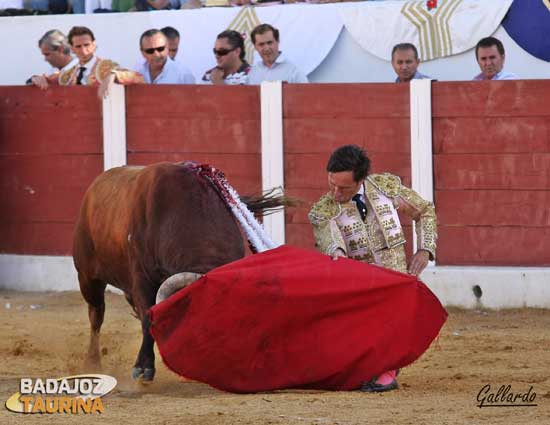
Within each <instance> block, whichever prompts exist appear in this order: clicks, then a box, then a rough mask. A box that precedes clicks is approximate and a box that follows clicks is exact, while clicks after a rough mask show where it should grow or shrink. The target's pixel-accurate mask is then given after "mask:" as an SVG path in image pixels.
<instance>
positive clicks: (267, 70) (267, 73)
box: [248, 24, 309, 84]
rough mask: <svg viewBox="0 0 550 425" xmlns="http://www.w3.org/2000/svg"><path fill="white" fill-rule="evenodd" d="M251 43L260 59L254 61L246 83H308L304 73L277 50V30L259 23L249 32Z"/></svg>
mask: <svg viewBox="0 0 550 425" xmlns="http://www.w3.org/2000/svg"><path fill="white" fill-rule="evenodd" d="M250 38H251V39H252V44H254V47H255V49H256V51H257V52H258V53H259V54H260V56H261V58H262V60H261V62H259V63H255V64H254V66H252V69H251V70H250V74H248V84H260V83H261V82H262V81H286V82H288V83H308V82H309V81H308V79H307V77H306V75H305V74H304V73H303V72H302V71H300V70H299V69H298V68H297V67H296V66H295V65H294V64H292V63H291V62H289V61H288V60H286V58H285V57H284V56H283V54H282V52H281V51H280V50H279V30H278V29H277V28H274V27H272V26H271V25H269V24H261V25H258V26H257V27H256V28H254V29H253V30H252V32H251V33H250Z"/></svg>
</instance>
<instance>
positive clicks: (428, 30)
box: [401, 0, 550, 61]
mask: <svg viewBox="0 0 550 425" xmlns="http://www.w3.org/2000/svg"><path fill="white" fill-rule="evenodd" d="M545 1H550V0H545ZM460 3H462V0H441V3H439V5H438V7H437V9H432V11H431V12H430V11H428V10H427V8H426V2H425V1H408V2H406V3H405V4H404V5H403V8H402V9H401V13H402V14H403V15H404V16H405V17H406V18H407V19H408V20H409V21H411V23H412V24H413V25H414V26H415V27H416V29H417V30H418V39H419V40H420V45H419V46H418V47H419V55H420V59H422V60H423V61H425V60H431V59H436V58H441V57H445V56H450V55H451V54H452V53H453V43H452V40H451V30H450V27H449V20H450V19H451V17H452V16H453V15H454V13H455V12H456V9H457V8H458V6H459V5H460Z"/></svg>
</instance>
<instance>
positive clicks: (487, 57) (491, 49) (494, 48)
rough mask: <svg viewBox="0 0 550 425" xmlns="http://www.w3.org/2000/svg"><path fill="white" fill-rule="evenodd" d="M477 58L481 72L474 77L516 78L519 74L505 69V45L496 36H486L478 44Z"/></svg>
mask: <svg viewBox="0 0 550 425" xmlns="http://www.w3.org/2000/svg"><path fill="white" fill-rule="evenodd" d="M476 59H477V63H478V65H479V69H480V70H481V73H480V74H478V75H476V76H475V77H474V78H473V79H474V80H476V81H481V80H516V79H517V78H518V77H517V75H515V74H513V73H511V72H506V71H504V69H503V68H504V60H505V54H504V46H503V45H502V42H501V41H500V40H499V39H497V38H495V37H486V38H482V39H481V40H479V42H478V43H477V45H476Z"/></svg>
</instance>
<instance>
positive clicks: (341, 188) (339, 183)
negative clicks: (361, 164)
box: [328, 171, 363, 203]
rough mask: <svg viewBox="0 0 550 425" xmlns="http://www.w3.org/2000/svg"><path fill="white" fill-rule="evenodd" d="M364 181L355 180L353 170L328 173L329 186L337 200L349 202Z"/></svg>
mask: <svg viewBox="0 0 550 425" xmlns="http://www.w3.org/2000/svg"><path fill="white" fill-rule="evenodd" d="M362 183H363V182H362V181H358V182H356V181H355V180H353V171H340V172H337V173H328V187H329V189H330V192H331V193H332V196H334V199H335V200H336V202H340V203H342V202H349V201H351V198H352V197H353V195H355V194H356V193H357V192H358V191H359V188H360V187H361V184H362Z"/></svg>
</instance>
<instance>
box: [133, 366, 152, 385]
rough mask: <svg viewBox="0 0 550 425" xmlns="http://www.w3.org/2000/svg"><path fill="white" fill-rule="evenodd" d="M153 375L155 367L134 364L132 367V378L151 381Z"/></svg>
mask: <svg viewBox="0 0 550 425" xmlns="http://www.w3.org/2000/svg"><path fill="white" fill-rule="evenodd" d="M154 377H155V368H152V367H146V368H145V369H144V368H142V367H138V366H135V367H134V368H133V369H132V378H133V379H135V380H138V379H139V380H140V381H143V382H151V381H152V380H153V378H154Z"/></svg>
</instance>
